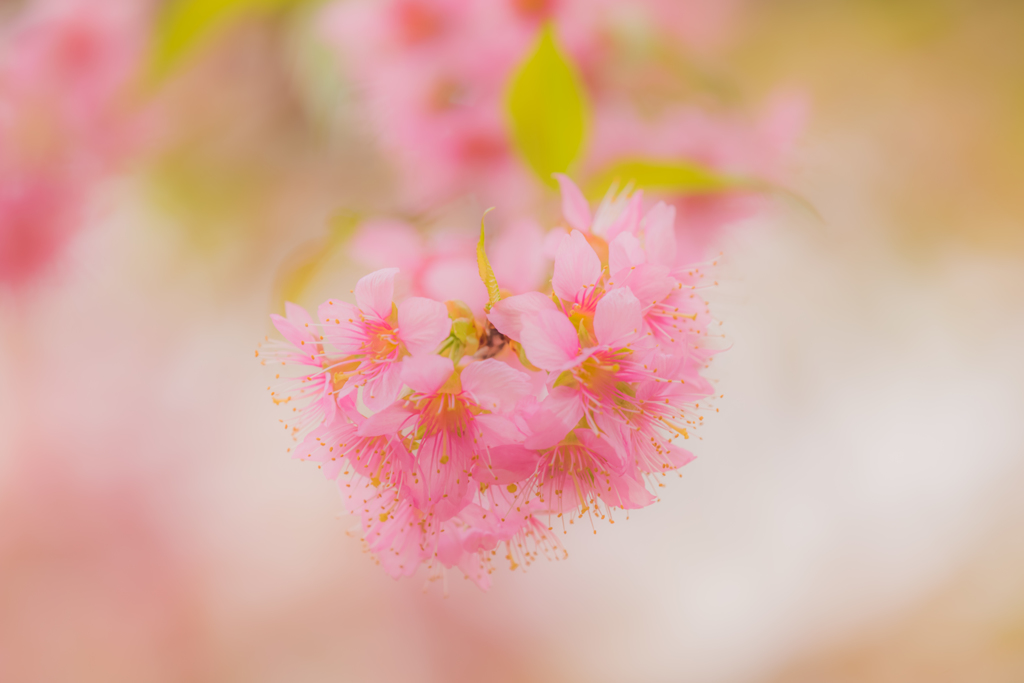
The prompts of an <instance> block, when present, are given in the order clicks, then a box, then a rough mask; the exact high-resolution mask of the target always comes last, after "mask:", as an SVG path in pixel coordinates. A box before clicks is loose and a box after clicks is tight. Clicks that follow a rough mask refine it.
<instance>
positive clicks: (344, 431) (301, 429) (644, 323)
mask: <svg viewBox="0 0 1024 683" xmlns="http://www.w3.org/2000/svg"><path fill="white" fill-rule="evenodd" d="M559 182H560V183H561V185H562V190H563V213H564V220H565V223H566V224H567V225H568V226H569V227H570V228H571V230H569V231H568V232H565V231H563V232H561V233H559V234H557V235H555V237H551V238H548V237H545V236H538V237H539V239H537V240H535V241H534V242H533V247H532V248H533V249H536V251H542V250H543V245H544V244H545V243H546V242H552V245H551V246H552V247H553V252H554V266H553V271H552V276H551V279H550V288H549V287H547V286H543V287H540V286H534V288H533V289H530V290H528V291H522V292H520V293H517V294H513V293H512V290H511V289H510V288H508V287H505V286H504V284H505V282H504V280H503V278H504V277H506V276H507V274H508V273H509V272H510V271H508V270H502V271H501V272H502V273H504V275H501V276H498V275H491V272H492V271H493V270H495V269H492V268H491V267H490V261H491V259H492V258H493V260H494V261H496V262H497V261H499V260H500V259H502V258H507V260H508V261H510V262H511V261H515V260H516V258H517V257H516V256H512V257H506V256H505V255H504V254H503V253H502V251H503V250H505V249H508V250H509V251H510V252H512V253H513V254H514V255H515V254H520V253H522V252H521V251H520V250H517V249H516V246H515V245H511V244H508V243H503V242H501V241H496V244H494V245H490V244H489V245H487V247H486V248H485V249H484V250H483V253H482V255H480V256H478V258H479V259H480V262H479V263H475V262H474V261H471V260H470V259H469V257H468V255H467V256H463V257H458V258H461V259H462V261H461V263H464V264H465V265H466V266H467V267H470V266H472V267H474V270H475V272H476V275H477V278H478V283H479V284H480V287H481V288H482V289H483V290H484V297H483V300H482V301H481V302H479V303H478V305H477V306H475V307H474V306H470V305H469V304H468V303H467V302H466V301H464V300H461V299H460V297H459V294H458V291H457V290H456V291H453V292H452V293H451V294H450V295H449V296H450V297H451V298H447V297H446V298H445V299H444V300H439V299H437V298H431V297H427V296H416V295H413V296H409V295H408V290H409V289H412V290H413V292H414V293H417V294H418V293H419V291H417V289H416V287H420V286H419V285H415V284H414V285H413V286H412V287H406V289H407V293H406V294H405V295H398V296H397V297H396V294H395V290H396V287H395V283H396V281H400V277H399V276H400V273H399V270H398V268H393V267H392V268H383V269H380V270H377V271H374V272H372V273H370V274H369V275H367V276H365V277H363V278H362V279H361V280H359V282H358V283H357V285H356V287H355V289H354V290H353V291H352V295H353V299H354V303H353V302H349V301H343V300H340V299H332V300H329V301H327V302H326V303H324V304H322V305H321V306H320V308H319V319H320V321H319V322H314V321H313V320H312V318H311V317H310V316H309V315H308V314H307V313H306V312H305V311H304V310H302V309H301V308H299V307H297V306H293V305H290V304H289V305H288V306H286V313H287V316H286V317H280V316H273V318H272V319H273V321H274V324H275V326H276V327H277V329H278V331H279V332H280V333H281V335H282V336H283V337H284V341H283V342H269V343H268V344H267V345H266V347H264V362H268V363H270V364H271V365H275V364H276V363H281V364H283V365H284V366H288V367H290V368H291V369H292V374H293V375H295V373H296V372H297V376H293V377H292V378H291V379H290V380H285V381H286V382H290V385H286V389H285V390H281V389H276V390H274V393H273V394H272V396H273V397H274V399H275V401H277V402H278V403H283V404H285V405H288V406H290V408H291V410H292V416H291V419H290V420H289V421H287V422H286V423H285V424H286V427H287V428H288V429H290V430H291V431H292V432H293V434H294V436H295V438H296V440H300V443H299V445H298V446H296V447H295V449H294V456H295V457H296V458H297V459H298V460H301V461H305V462H313V463H316V464H317V466H318V467H319V468H320V470H321V471H322V472H323V474H324V475H325V476H326V477H327V478H329V479H336V480H337V481H338V485H339V487H340V488H341V490H342V492H343V494H344V495H345V499H346V504H347V505H348V508H349V510H350V512H352V513H353V514H354V515H356V516H357V517H358V518H359V520H360V525H359V535H360V537H361V538H362V539H363V540H364V542H365V544H366V548H367V550H368V551H369V552H370V553H372V554H373V555H374V557H375V558H376V559H377V561H378V562H379V563H380V565H381V566H382V568H383V569H384V570H385V571H386V572H387V573H388V574H390V575H391V576H394V577H396V578H397V577H401V576H409V575H411V574H414V573H415V572H416V571H417V569H418V568H419V567H421V566H422V567H426V568H427V571H428V573H429V575H430V576H431V577H434V576H436V575H438V574H441V575H443V574H444V572H445V571H446V570H447V569H452V568H458V569H459V570H460V571H461V572H462V573H463V574H465V576H466V577H467V578H469V579H471V580H472V581H474V582H475V583H476V584H477V585H479V586H480V587H482V588H486V587H487V586H488V585H489V581H490V578H489V577H490V575H491V573H492V571H493V570H494V568H495V560H500V559H501V558H502V557H504V559H505V560H507V561H508V562H509V566H510V567H512V568H516V567H518V566H525V565H528V564H529V563H530V562H532V561H533V560H534V559H536V558H537V557H539V556H558V555H559V554H561V552H562V551H561V549H560V546H558V544H557V542H556V541H555V540H554V538H555V537H554V535H553V533H552V532H553V531H554V529H555V525H559V526H560V527H561V528H562V530H563V531H564V532H567V531H568V527H569V526H571V525H572V524H574V523H575V520H577V519H581V518H582V517H584V516H589V518H590V520H591V522H593V521H595V520H602V519H608V520H609V521H614V515H615V514H616V511H618V510H634V509H638V508H642V507H646V506H648V505H650V504H652V503H653V502H655V501H656V500H657V496H656V495H655V492H657V491H658V490H659V489H660V487H661V486H662V484H661V481H660V478H661V477H663V476H665V475H666V473H668V472H670V471H674V470H677V469H678V468H680V467H682V466H684V465H686V464H687V463H689V462H691V461H692V460H693V458H694V456H693V454H692V453H691V451H690V450H689V449H688V448H686V447H684V444H685V442H687V441H688V440H689V439H690V435H691V431H692V430H694V429H696V428H697V427H699V426H700V424H701V423H702V421H703V419H704V415H702V414H701V412H702V410H707V407H708V404H707V402H708V400H710V399H711V397H712V396H713V394H714V388H713V386H712V384H711V382H710V381H709V380H708V379H707V378H706V377H704V371H705V370H706V368H707V367H708V364H709V362H710V360H711V358H712V357H713V356H714V354H715V353H717V352H718V349H717V348H715V345H713V344H712V343H711V335H710V334H709V327H710V325H711V323H712V322H713V321H712V319H711V314H710V309H709V307H708V305H707V303H706V302H705V301H704V300H703V299H702V298H701V297H699V296H698V292H699V289H700V287H701V284H700V282H701V276H702V273H700V272H699V267H697V266H693V265H686V264H684V263H681V262H680V260H679V256H678V254H677V253H676V248H677V245H676V242H675V236H676V233H675V230H674V220H675V209H674V208H673V207H672V206H670V205H667V204H664V203H661V202H659V203H656V204H655V205H654V206H651V207H645V204H644V201H643V195H642V194H641V193H639V192H636V193H634V192H630V191H629V189H628V188H627V189H625V190H623V191H614V192H611V193H609V195H608V196H607V197H605V199H604V200H603V201H602V202H601V203H600V204H599V205H598V206H597V208H596V209H594V210H591V207H590V205H589V204H588V202H587V201H586V200H585V199H584V197H583V194H582V193H581V192H580V191H579V190H578V188H577V187H576V185H575V184H574V183H573V182H572V181H571V180H569V178H567V177H564V176H563V177H560V178H559ZM375 225H376V226H377V228H378V229H379V230H380V231H381V233H382V234H383V235H391V236H392V237H393V236H395V235H399V234H407V235H409V234H414V235H418V233H416V232H415V231H413V228H411V226H408V225H404V224H400V223H397V222H377V223H375ZM553 232H554V231H553ZM380 237H381V236H376V237H369V236H367V235H362V236H361V237H360V238H359V239H360V240H361V246H362V248H363V249H367V248H368V247H369V248H370V249H369V250H370V251H377V252H380V254H381V255H382V257H384V251H385V250H384V249H383V245H382V244H377V243H376V240H377V239H380ZM422 244H423V243H422V241H420V242H411V243H406V244H405V245H404V246H403V247H402V248H400V249H396V250H395V255H394V258H395V259H396V260H399V261H401V262H402V263H403V264H404V265H405V266H407V267H408V268H409V269H410V270H412V271H413V274H414V275H413V277H412V278H408V277H407V278H405V279H404V282H405V283H406V284H408V283H410V282H411V283H415V282H416V281H417V279H418V278H419V277H420V276H421V274H422V272H423V271H424V270H426V269H429V268H430V267H432V265H431V264H432V263H433V262H436V261H432V259H435V258H436V257H435V256H433V255H432V254H431V253H430V251H429V249H425V248H424V247H423V246H422ZM421 250H422V251H421ZM458 262H460V261H458V259H456V260H453V261H451V262H449V263H448V265H447V266H446V267H450V266H451V264H452V263H458ZM513 272H514V269H513ZM491 277H493V278H494V280H495V281H491V280H490V278H491ZM485 283H486V286H484V285H485ZM517 286H519V287H525V286H526V285H525V284H523V283H519V284H518V285H517ZM464 291H465V292H466V293H467V294H470V295H472V290H470V289H468V288H466V289H465V290H464ZM396 299H397V301H396ZM293 401H294V402H295V405H292V402H293ZM702 406H704V407H703V408H702ZM567 521H568V525H567V524H566V522H567ZM595 531H596V527H595ZM502 546H504V550H502V549H501V547H502Z"/></svg>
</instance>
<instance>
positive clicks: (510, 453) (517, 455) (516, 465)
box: [473, 444, 540, 484]
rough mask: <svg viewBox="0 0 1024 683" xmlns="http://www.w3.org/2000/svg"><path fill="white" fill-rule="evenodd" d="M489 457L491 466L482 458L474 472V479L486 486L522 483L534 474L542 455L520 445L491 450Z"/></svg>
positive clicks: (498, 447)
mask: <svg viewBox="0 0 1024 683" xmlns="http://www.w3.org/2000/svg"><path fill="white" fill-rule="evenodd" d="M488 455H489V457H490V466H488V463H487V462H485V459H483V458H482V459H481V460H480V461H479V462H478V465H477V467H476V469H475V470H474V471H473V478H474V479H476V480H477V481H480V482H483V483H485V484H512V483H515V482H517V481H522V480H523V479H526V478H527V477H529V476H530V475H531V474H533V473H534V471H535V470H536V469H537V462H538V461H539V460H540V453H538V452H537V451H535V450H533V449H530V448H526V447H524V446H520V445H518V444H510V445H508V446H497V447H496V448H491V449H490V450H489V451H488Z"/></svg>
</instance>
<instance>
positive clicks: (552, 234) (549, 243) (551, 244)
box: [544, 228, 569, 261]
mask: <svg viewBox="0 0 1024 683" xmlns="http://www.w3.org/2000/svg"><path fill="white" fill-rule="evenodd" d="M568 236H569V233H568V232H566V230H565V228H554V229H552V230H548V234H546V235H544V258H546V259H547V260H549V261H554V260H555V256H557V255H558V247H560V246H561V245H562V242H563V241H564V240H565V238H566V237H568Z"/></svg>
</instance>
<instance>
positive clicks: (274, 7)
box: [149, 0, 310, 79]
mask: <svg viewBox="0 0 1024 683" xmlns="http://www.w3.org/2000/svg"><path fill="white" fill-rule="evenodd" d="M309 1H310V0H172V2H170V3H168V4H167V5H166V6H165V7H164V10H163V12H162V13H161V14H160V16H159V18H158V19H157V23H156V27H155V33H154V36H153V42H152V45H153V47H152V52H151V54H150V66H149V69H150V73H151V75H152V77H153V78H155V79H160V78H163V77H165V76H167V75H168V74H170V73H171V72H173V71H174V70H175V69H176V68H177V67H179V66H180V65H181V64H182V63H183V62H184V61H185V59H186V58H187V57H188V56H189V55H190V54H191V53H192V52H193V51H194V50H195V49H196V48H197V47H198V46H199V45H201V44H202V43H203V42H205V40H206V39H208V38H209V37H210V36H211V35H213V34H215V33H216V32H217V31H219V30H221V29H223V28H224V27H226V26H228V25H229V24H231V22H233V21H235V20H238V19H240V18H243V17H246V16H251V15H254V14H256V15H258V14H269V13H272V12H275V11H278V10H282V9H286V8H289V7H292V6H296V5H299V4H302V3H305V2H309Z"/></svg>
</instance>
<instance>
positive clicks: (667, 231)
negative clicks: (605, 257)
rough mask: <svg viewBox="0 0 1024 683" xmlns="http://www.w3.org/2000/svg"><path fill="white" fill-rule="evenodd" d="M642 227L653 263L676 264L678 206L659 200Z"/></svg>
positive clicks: (648, 254)
mask: <svg viewBox="0 0 1024 683" xmlns="http://www.w3.org/2000/svg"><path fill="white" fill-rule="evenodd" d="M640 229H641V230H643V231H644V244H645V245H646V247H647V259H648V260H649V261H650V262H651V263H657V264H660V265H663V266H669V267H671V266H674V265H675V263H676V207H674V206H669V205H667V204H665V203H664V202H658V203H657V204H656V205H655V206H654V208H653V209H651V210H650V211H648V212H647V215H646V216H644V219H643V221H642V222H641V224H640ZM612 272H615V271H614V270H613V271H612Z"/></svg>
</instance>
